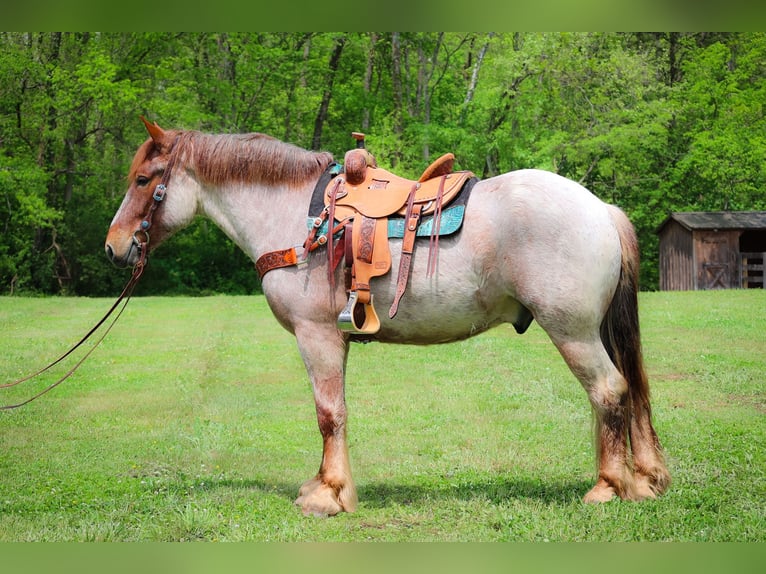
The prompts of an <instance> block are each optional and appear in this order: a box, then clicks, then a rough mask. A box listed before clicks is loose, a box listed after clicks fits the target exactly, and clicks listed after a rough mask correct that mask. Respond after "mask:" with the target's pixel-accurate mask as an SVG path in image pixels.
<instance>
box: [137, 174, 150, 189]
mask: <svg viewBox="0 0 766 574" xmlns="http://www.w3.org/2000/svg"><path fill="white" fill-rule="evenodd" d="M148 184H149V178H148V177H146V176H145V175H139V176H138V177H137V178H136V185H137V186H139V187H144V186H145V185H148Z"/></svg>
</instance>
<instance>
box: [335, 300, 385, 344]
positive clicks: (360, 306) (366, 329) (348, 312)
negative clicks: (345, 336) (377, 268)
mask: <svg viewBox="0 0 766 574" xmlns="http://www.w3.org/2000/svg"><path fill="white" fill-rule="evenodd" d="M337 324H338V329H340V330H341V331H345V332H347V333H365V334H370V335H371V334H373V333H377V332H378V331H379V330H380V319H378V314H377V313H376V312H375V307H373V306H372V295H370V302H369V303H360V302H359V301H358V296H357V293H356V291H352V292H351V294H350V295H349V297H348V302H347V303H346V306H345V307H344V308H343V311H341V312H340V315H338V321H337Z"/></svg>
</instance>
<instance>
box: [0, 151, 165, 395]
mask: <svg viewBox="0 0 766 574" xmlns="http://www.w3.org/2000/svg"><path fill="white" fill-rule="evenodd" d="M177 143H178V138H176V140H175V141H174V142H173V147H172V148H171V150H170V159H169V160H168V165H167V167H166V168H165V171H164V173H163V174H162V179H161V180H160V183H159V184H157V186H156V187H155V188H154V192H153V193H152V203H151V204H150V205H149V207H148V209H147V212H146V215H145V216H144V218H143V220H142V221H141V224H140V225H139V228H138V229H137V230H136V231H134V232H133V245H135V246H136V248H137V249H138V261H137V262H136V263H135V265H134V266H133V272H132V273H131V275H130V279H129V280H128V282H127V284H126V285H125V287H124V288H123V290H122V293H120V296H119V297H118V298H117V300H116V301H115V302H114V304H112V306H111V308H110V309H109V310H108V311H107V312H106V314H105V315H104V316H103V317H102V318H101V320H100V321H99V322H98V323H96V325H95V326H94V327H92V328H91V329H90V331H88V332H87V333H86V334H85V335H84V336H83V337H82V338H81V339H80V340H79V341H78V342H77V343H76V344H75V345H74V346H73V347H72V348H70V349H69V350H68V351H67V352H66V353H64V354H63V355H61V356H60V357H59V358H58V359H56V360H55V361H53V362H51V363H49V364H48V365H47V366H45V367H43V368H42V369H40V370H38V371H36V372H34V373H32V374H31V375H27V376H26V377H23V378H21V379H18V380H17V381H13V382H12V383H5V384H2V385H0V389H5V388H9V387H15V386H16V385H19V384H21V383H23V382H25V381H29V380H31V379H34V378H36V377H38V376H39V375H41V374H43V373H44V372H46V371H48V370H49V369H51V368H52V367H54V366H55V365H57V364H59V363H60V362H61V361H63V360H64V359H66V358H67V357H68V356H69V355H71V354H72V353H73V352H74V351H75V350H76V349H77V348H78V347H80V346H81V345H82V344H83V343H85V341H87V340H88V339H89V338H90V337H91V336H92V335H93V334H94V333H95V332H96V331H97V330H98V329H99V327H101V325H103V324H104V323H105V322H106V320H107V319H108V318H109V316H110V315H111V314H112V313H114V311H115V310H116V309H117V307H119V306H120V303H122V308H121V309H120V310H119V312H118V313H117V315H116V316H115V317H114V318H113V319H112V322H111V323H110V324H109V325H108V327H107V328H106V330H105V331H104V333H103V334H102V335H101V336H100V337H99V339H98V340H97V341H96V343H95V344H94V345H93V346H92V347H91V348H90V349H89V350H88V352H87V353H85V355H84V356H83V357H82V358H81V359H80V360H79V361H77V363H75V365H74V366H73V367H72V368H71V369H69V371H67V372H66V373H65V374H64V375H63V376H62V377H61V378H59V379H58V380H57V381H55V382H54V383H52V384H50V385H48V386H47V387H46V388H45V389H43V390H42V391H40V392H39V393H37V394H36V395H33V396H32V397H30V398H28V399H26V400H24V401H22V402H20V403H16V404H9V405H0V410H9V409H15V408H18V407H21V406H24V405H26V404H27V403H31V402H32V401H34V400H35V399H37V398H39V397H41V396H43V395H44V394H46V393H47V392H48V391H50V390H52V389H54V388H55V387H57V386H59V385H60V384H61V383H63V382H64V381H65V380H66V379H68V378H69V377H70V376H71V375H72V374H73V373H74V372H75V371H76V370H77V369H78V368H79V367H80V365H82V364H83V363H84V362H85V359H87V358H88V357H89V356H90V355H91V353H92V352H93V351H95V350H96V347H98V346H99V345H100V344H101V341H103V340H104V338H106V336H107V335H108V334H109V331H111V330H112V327H114V324H115V323H116V322H117V319H119V318H120V316H121V315H122V312H123V311H124V310H125V307H127V305H128V302H129V301H130V297H131V295H133V290H134V289H135V287H136V285H137V284H138V280H139V279H140V278H141V275H143V273H144V268H145V267H146V262H147V255H148V246H149V229H151V227H152V219H153V218H154V213H155V212H156V211H157V208H158V207H159V206H160V204H161V203H162V202H163V201H164V200H165V196H166V195H167V190H168V182H169V181H170V176H171V173H172V171H173V167H174V166H175V163H176V158H177V156H178V151H177V149H176V148H177V145H176V144H177Z"/></svg>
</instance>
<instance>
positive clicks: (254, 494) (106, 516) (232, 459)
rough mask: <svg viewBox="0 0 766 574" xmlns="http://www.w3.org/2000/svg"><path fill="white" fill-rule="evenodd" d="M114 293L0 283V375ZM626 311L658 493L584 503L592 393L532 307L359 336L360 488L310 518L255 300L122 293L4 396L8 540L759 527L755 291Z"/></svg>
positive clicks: (281, 365)
mask: <svg viewBox="0 0 766 574" xmlns="http://www.w3.org/2000/svg"><path fill="white" fill-rule="evenodd" d="M110 305H111V301H109V300H106V299H78V298H49V299H32V298H0V327H2V333H3V337H2V339H0V373H1V379H0V383H5V382H10V381H12V380H15V379H16V378H18V377H20V376H23V375H25V374H27V373H29V372H31V371H33V370H35V369H36V368H38V367H40V366H42V365H44V364H45V363H47V362H48V361H49V360H51V359H53V358H54V357H56V356H58V355H59V354H60V353H61V352H63V351H65V350H66V349H67V348H68V347H69V346H70V345H71V344H72V343H74V342H75V341H77V340H78V339H79V337H80V336H81V335H82V334H83V333H85V332H86V331H87V330H88V328H89V327H90V326H91V325H92V324H93V323H95V321H96V320H97V319H98V318H100V316H101V315H102V314H103V312H104V311H105V310H106V309H107V308H108V307H109V306H110ZM641 319H642V330H643V337H644V353H645V358H646V361H647V368H648V372H649V375H650V380H651V384H652V393H653V407H654V415H655V426H656V428H657V431H658V433H659V435H660V438H661V440H662V441H663V444H664V446H665V449H666V453H667V459H668V465H669V468H670V470H671V473H672V475H673V480H674V482H673V484H672V486H671V489H670V491H669V492H668V493H667V495H666V496H664V497H662V498H661V499H659V500H656V501H649V502H643V503H629V502H621V501H613V502H611V503H608V504H605V505H599V506H589V505H584V504H583V503H582V502H581V497H582V496H583V494H585V492H586V491H587V490H588V489H589V488H590V487H591V486H592V484H593V481H594V475H595V465H594V454H593V445H592V439H591V414H590V408H589V405H588V403H587V399H586V395H585V393H584V391H583V390H582V389H581V387H580V385H579V383H578V382H577V381H576V380H575V378H574V377H573V376H572V374H571V373H570V372H569V371H568V369H567V368H566V366H565V365H564V362H563V361H562V359H561V358H560V356H559V355H558V353H557V352H556V350H555V349H554V348H553V346H552V345H551V343H550V342H549V341H548V339H547V336H546V335H545V333H544V332H542V330H541V329H540V328H539V327H538V326H537V325H536V324H533V326H532V327H531V328H530V330H529V331H528V332H527V333H526V334H525V335H523V336H519V335H517V334H516V333H515V332H514V330H513V329H512V328H511V327H510V326H503V327H500V328H497V329H494V330H492V331H490V332H488V333H485V334H483V335H481V336H478V337H475V338H473V339H470V340H467V341H463V342H460V343H455V344H450V345H442V346H434V347H410V346H386V345H380V344H375V343H372V344H368V345H355V346H354V347H353V348H352V352H351V356H350V360H349V368H348V381H347V391H346V392H347V401H348V408H349V413H350V420H349V439H350V455H351V462H352V467H353V472H354V476H355V479H356V482H357V486H358V490H359V497H360V504H359V509H358V511H357V512H356V513H354V514H350V515H341V516H338V517H335V518H330V519H317V518H313V517H304V516H302V514H301V512H300V510H299V509H298V508H297V507H295V506H293V500H294V498H295V497H296V495H297V490H298V488H299V486H300V484H301V483H302V482H303V481H304V480H306V479H307V478H309V477H311V476H313V474H314V473H315V472H316V471H317V469H318V466H319V462H320V456H321V439H320V435H319V432H318V430H317V425H316V418H315V412H314V405H313V400H312V396H311V390H310V387H309V383H308V378H307V376H306V374H305V371H304V367H303V364H302V362H301V360H300V357H299V355H298V352H297V349H296V346H295V342H294V339H293V338H292V336H291V335H289V334H288V333H286V332H285V331H283V330H282V329H281V327H279V325H278V324H277V323H276V321H275V320H274V318H273V317H272V316H271V314H270V311H269V309H268V307H267V305H266V302H265V300H264V298H263V297H261V296H253V297H227V296H215V297H207V298H136V299H134V300H133V301H131V303H130V305H129V306H128V308H127V310H126V311H125V313H124V315H123V317H122V318H121V320H120V322H119V323H118V324H117V325H116V326H115V328H114V329H113V331H112V332H111V333H110V334H109V336H108V337H107V339H106V340H105V342H104V343H103V344H102V346H101V347H100V348H99V349H97V350H96V351H95V352H94V354H93V355H92V356H91V358H90V359H89V360H88V361H86V362H85V363H84V364H83V366H82V367H81V369H80V370H79V371H78V372H77V373H76V374H75V375H74V376H72V377H71V378H70V379H69V380H67V381H66V382H64V383H63V384H62V385H61V386H59V387H58V388H56V389H55V390H53V391H52V392H51V393H49V394H48V395H45V396H44V397H42V398H40V399H39V400H37V401H35V402H33V403H31V404H29V405H27V406H25V407H22V408H21V409H17V410H12V411H3V412H0V541H101V540H105V541H181V540H209V541H241V540H254V541H383V540H385V541H458V540H460V541H545V540H549V541H656V540H659V541H764V540H765V539H766V535H764V532H766V481H765V476H764V475H765V471H766V454H765V451H766V448H765V447H766V385H765V379H766V291H718V292H697V293H642V295H641ZM71 364H72V363H71V362H67V363H66V364H65V365H64V366H62V368H60V369H57V370H55V372H54V373H53V374H51V375H46V376H44V377H42V378H41V379H40V380H39V381H37V382H31V383H25V384H23V385H21V386H20V387H16V388H14V389H5V390H2V391H1V393H2V394H0V402H2V403H3V404H8V403H13V402H18V401H19V400H22V399H24V398H26V397H27V396H29V395H31V394H34V392H36V391H38V390H40V389H42V388H43V387H44V386H45V385H47V384H49V383H50V382H52V381H53V380H55V378H56V376H55V375H58V374H60V373H62V372H64V371H65V370H66V368H67V367H68V366H69V365H71Z"/></svg>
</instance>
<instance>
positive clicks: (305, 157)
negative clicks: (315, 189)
mask: <svg viewBox="0 0 766 574" xmlns="http://www.w3.org/2000/svg"><path fill="white" fill-rule="evenodd" d="M179 144H180V145H182V146H183V150H182V154H183V156H185V157H186V159H187V161H190V162H192V163H193V164H194V166H193V167H194V170H195V171H196V173H197V176H198V177H199V178H200V179H201V180H203V181H205V182H207V183H210V184H213V185H222V184H225V183H228V182H253V183H264V184H267V185H279V184H287V185H300V184H303V183H305V182H306V181H308V180H310V179H313V178H316V177H318V175H319V174H320V173H321V172H322V171H323V170H324V169H325V168H326V167H327V165H328V164H329V163H330V162H331V161H332V155H330V154H329V153H327V152H313V151H308V150H304V149H302V148H299V147H297V146H294V145H292V144H288V143H284V142H281V141H279V140H278V139H275V138H272V137H270V136H267V135H264V134H259V133H251V134H218V135H211V134H202V133H200V132H185V133H184V134H183V135H182V137H181V139H180V141H179Z"/></svg>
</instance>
